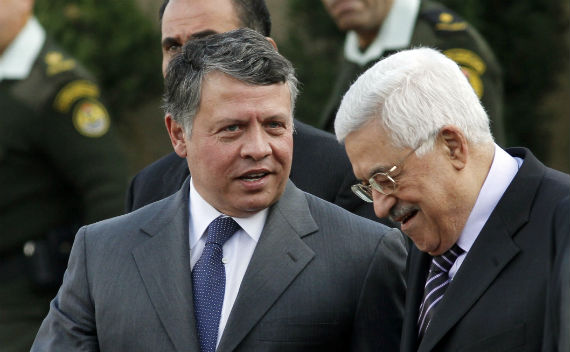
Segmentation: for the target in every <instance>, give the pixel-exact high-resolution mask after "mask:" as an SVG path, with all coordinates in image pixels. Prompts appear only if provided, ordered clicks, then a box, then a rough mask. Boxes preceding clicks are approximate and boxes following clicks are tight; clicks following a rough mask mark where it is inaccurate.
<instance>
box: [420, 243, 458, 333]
mask: <svg viewBox="0 0 570 352" xmlns="http://www.w3.org/2000/svg"><path fill="white" fill-rule="evenodd" d="M463 252H464V250H463V249H461V248H459V246H458V245H457V244H455V245H453V247H451V249H449V250H448V251H447V252H445V253H443V254H442V255H439V256H436V257H433V259H432V262H431V266H430V268H429V274H428V277H427V280H426V284H425V287H424V298H423V300H422V304H421V305H420V315H419V318H418V329H419V337H420V339H421V338H422V337H423V335H424V334H425V332H426V330H427V328H428V326H429V323H430V321H431V319H432V318H433V315H434V313H435V308H436V306H437V304H438V303H439V301H441V299H442V298H443V295H444V294H445V290H446V289H447V286H448V285H449V282H450V281H451V279H450V278H449V275H448V272H449V269H451V267H452V266H453V263H455V260H456V259H457V257H459V256H460V255H461V254H462V253H463Z"/></svg>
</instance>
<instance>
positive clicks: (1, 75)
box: [0, 17, 46, 81]
mask: <svg viewBox="0 0 570 352" xmlns="http://www.w3.org/2000/svg"><path fill="white" fill-rule="evenodd" d="M45 39H46V32H45V30H44V29H43V28H42V26H41V25H40V23H39V22H38V20H37V19H36V18H35V17H30V19H29V20H28V22H27V23H26V25H25V26H24V28H23V29H22V30H21V31H20V33H19V34H18V36H17V37H16V38H15V39H14V40H13V41H12V43H10V45H8V47H7V48H6V50H5V51H4V53H3V54H2V55H1V56H0V81H2V80H4V79H14V80H22V79H25V78H27V77H28V75H29V74H30V71H31V70H32V67H33V65H34V62H35V61H36V59H37V57H38V55H39V53H40V51H41V50H42V46H43V45H44V43H45Z"/></svg>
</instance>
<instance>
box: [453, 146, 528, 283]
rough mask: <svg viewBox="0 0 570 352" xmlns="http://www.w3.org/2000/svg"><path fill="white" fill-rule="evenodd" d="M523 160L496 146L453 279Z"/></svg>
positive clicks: (461, 244) (462, 240)
mask: <svg viewBox="0 0 570 352" xmlns="http://www.w3.org/2000/svg"><path fill="white" fill-rule="evenodd" d="M522 162H523V160H522V159H521V158H514V157H512V156H510V155H509V153H507V152H506V151H504V150H503V149H501V147H499V146H498V145H496V144H495V155H494V156H493V163H492V164H491V169H490V170H489V173H488V174H487V177H486V178H485V182H484V183H483V186H482V187H481V190H480V191H479V195H478V196H477V200H476V201H475V205H474V206H473V209H472V210H471V213H470V214H469V217H468V218H467V222H466V223H465V227H464V228H463V231H462V232H461V235H460V236H459V240H457V245H458V246H459V247H460V248H461V249H463V250H464V251H465V252H464V253H463V254H461V255H460V256H459V257H457V260H456V261H455V263H454V264H453V266H452V267H451V269H450V270H449V277H450V278H451V279H453V277H454V276H455V274H456V273H457V270H459V267H461V264H462V263H463V260H465V257H466V256H467V254H468V252H469V250H470V249H471V246H473V243H474V242H475V240H476V239H477V237H478V236H479V233H480V232H481V230H482V229H483V226H485V223H486V222H487V220H489V217H490V216H491V213H492V212H493V210H494V209H495V207H496V206H497V203H499V201H500V200H501V197H503V194H504V193H505V191H506V190H507V188H508V187H509V185H510V184H511V181H512V180H513V178H514V177H515V175H516V174H517V172H518V171H519V168H520V166H521V165H522Z"/></svg>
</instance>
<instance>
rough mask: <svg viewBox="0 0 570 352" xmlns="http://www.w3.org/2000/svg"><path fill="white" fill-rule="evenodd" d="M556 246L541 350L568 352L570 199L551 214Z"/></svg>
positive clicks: (569, 328) (560, 203)
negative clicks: (552, 215)
mask: <svg viewBox="0 0 570 352" xmlns="http://www.w3.org/2000/svg"><path fill="white" fill-rule="evenodd" d="M554 226H555V230H556V232H555V240H556V241H558V240H559V241H558V243H561V244H559V245H558V246H556V247H555V248H554V250H556V252H557V255H556V260H555V263H554V267H553V270H552V275H551V277H550V282H549V284H548V300H547V306H546V324H545V327H544V344H543V346H542V350H543V351H548V352H570V197H568V196H567V197H566V198H564V199H563V200H562V201H560V202H559V203H558V207H557V208H556V213H555V215H554Z"/></svg>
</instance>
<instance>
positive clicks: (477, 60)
mask: <svg viewBox="0 0 570 352" xmlns="http://www.w3.org/2000/svg"><path fill="white" fill-rule="evenodd" d="M321 1H322V3H323V5H324V7H325V9H326V10H327V12H328V13H329V15H330V16H331V18H332V19H333V20H334V22H335V23H336V25H337V27H338V28H339V29H340V30H341V31H346V32H347V34H346V40H345V43H344V55H343V60H342V64H341V66H340V70H339V72H338V74H337V75H336V77H337V79H336V82H335V83H334V88H333V90H332V91H331V94H330V96H329V99H328V102H327V104H326V106H325V109H324V110H323V114H322V116H321V120H320V127H321V128H322V129H324V130H326V131H331V132H332V131H333V123H334V118H335V115H336V112H337V109H338V107H339V105H340V100H341V98H342V96H343V95H344V93H346V91H347V90H348V88H349V87H350V85H351V84H352V82H354V81H355V80H356V78H357V77H358V76H360V74H362V73H363V72H364V71H366V70H367V69H368V68H370V67H371V66H372V65H374V64H375V63H376V62H377V61H378V60H380V59H382V58H383V57H386V56H388V55H390V54H391V53H394V52H396V51H398V50H402V49H408V48H414V47H417V46H429V47H433V48H437V49H439V50H441V51H443V53H444V54H445V55H446V56H448V57H449V58H451V59H452V60H454V61H455V62H456V63H457V64H458V65H459V66H460V67H461V70H462V72H463V74H464V75H465V76H466V77H467V78H468V80H469V83H470V84H471V86H472V87H473V89H474V90H475V93H476V94H477V96H478V97H479V99H481V101H482V102H483V106H484V107H485V109H486V110H487V112H488V115H489V117H490V119H491V131H492V132H493V136H494V137H495V141H496V142H497V144H499V145H501V146H505V143H506V140H505V126H504V121H503V111H502V110H503V78H502V73H501V67H500V65H499V63H498V61H497V59H496V58H495V55H494V54H493V51H492V50H491V48H490V47H489V45H488V44H487V43H486V42H485V40H484V38H483V37H482V36H481V35H480V34H479V32H477V30H476V29H475V28H474V27H473V26H472V25H470V24H469V23H467V22H466V21H465V20H463V19H462V18H461V17H460V16H458V15H457V14H456V13H454V12H453V11H451V10H450V9H448V8H446V7H445V6H443V5H441V4H439V3H437V2H434V1H430V0H354V1H353V0H321Z"/></svg>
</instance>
